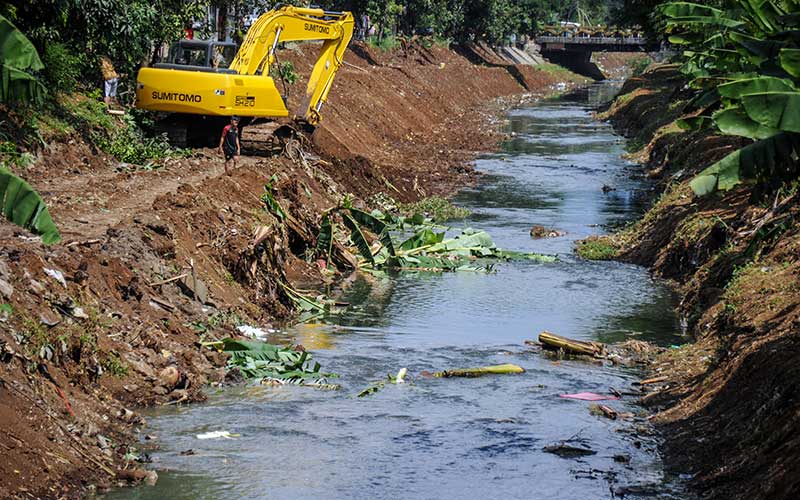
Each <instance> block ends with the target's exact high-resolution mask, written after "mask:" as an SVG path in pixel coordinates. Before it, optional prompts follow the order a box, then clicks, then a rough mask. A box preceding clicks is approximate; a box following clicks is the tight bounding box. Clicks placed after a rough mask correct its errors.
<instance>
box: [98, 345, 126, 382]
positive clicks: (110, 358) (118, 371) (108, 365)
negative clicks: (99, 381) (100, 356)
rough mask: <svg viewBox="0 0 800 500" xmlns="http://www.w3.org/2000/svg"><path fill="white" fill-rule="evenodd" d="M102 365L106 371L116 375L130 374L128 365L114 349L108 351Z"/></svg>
mask: <svg viewBox="0 0 800 500" xmlns="http://www.w3.org/2000/svg"><path fill="white" fill-rule="evenodd" d="M102 365H103V368H104V369H105V371H107V372H108V373H110V374H111V375H113V376H115V377H124V376H125V375H127V374H128V367H127V366H126V365H125V363H123V362H122V359H121V358H120V357H119V354H117V353H115V352H113V351H112V352H110V353H108V355H107V356H106V358H105V359H104V360H103V363H102Z"/></svg>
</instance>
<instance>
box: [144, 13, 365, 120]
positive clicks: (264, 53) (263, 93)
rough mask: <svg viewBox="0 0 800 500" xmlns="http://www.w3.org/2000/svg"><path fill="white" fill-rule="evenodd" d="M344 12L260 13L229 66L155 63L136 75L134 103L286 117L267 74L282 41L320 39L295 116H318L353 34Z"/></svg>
mask: <svg viewBox="0 0 800 500" xmlns="http://www.w3.org/2000/svg"><path fill="white" fill-rule="evenodd" d="M353 27H354V19H353V15H352V14H351V13H349V12H329V11H324V10H322V9H307V8H299V7H293V6H284V7H281V8H278V9H275V10H272V11H270V12H267V13H265V14H263V15H262V16H261V17H259V18H258V20H257V21H256V22H255V23H254V24H253V25H252V26H251V27H250V30H249V31H248V32H247V35H246V37H245V39H244V41H243V42H242V45H241V47H239V51H238V52H237V54H236V56H235V57H234V58H233V61H232V63H231V64H230V66H229V67H228V68H221V69H220V68H212V67H198V66H181V65H179V64H157V65H155V66H154V67H152V68H142V69H141V70H140V71H139V74H138V77H137V91H136V97H137V107H139V108H142V109H147V110H151V111H161V112H167V113H177V114H180V115H202V116H203V117H215V116H216V117H223V116H230V115H240V116H246V117H254V118H255V117H261V118H276V117H286V116H289V112H288V110H287V109H286V104H285V102H284V98H283V97H282V96H281V94H280V92H278V89H277V88H276V86H275V82H274V79H273V78H272V77H271V76H270V75H269V68H270V67H271V65H272V64H273V63H274V62H275V60H276V50H277V47H278V44H279V43H281V42H291V41H302V40H323V44H322V49H321V51H320V54H319V56H318V58H317V62H316V64H315V65H314V68H313V70H312V72H311V75H310V77H309V81H308V86H307V89H306V95H305V97H304V98H303V100H302V102H301V105H300V107H299V109H298V110H297V111H296V112H295V113H294V118H299V119H304V120H305V121H307V122H308V123H309V124H311V125H316V124H317V123H319V120H320V109H321V108H322V105H323V104H324V103H325V101H326V100H327V98H328V93H329V92H330V89H331V86H332V84H333V79H334V77H335V76H336V72H337V71H338V70H339V67H340V66H341V64H342V62H343V58H344V53H345V50H346V49H347V45H348V44H349V43H350V39H351V38H352V36H353Z"/></svg>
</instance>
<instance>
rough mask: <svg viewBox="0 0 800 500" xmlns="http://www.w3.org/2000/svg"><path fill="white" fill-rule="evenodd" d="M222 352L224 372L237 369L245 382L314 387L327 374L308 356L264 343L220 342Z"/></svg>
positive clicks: (297, 351) (306, 353)
mask: <svg viewBox="0 0 800 500" xmlns="http://www.w3.org/2000/svg"><path fill="white" fill-rule="evenodd" d="M221 344H222V350H223V351H224V352H226V353H228V354H230V359H228V368H229V369H232V368H237V369H238V370H239V372H240V373H241V374H242V375H243V376H244V377H246V378H248V379H261V380H264V379H267V380H272V381H277V382H279V383H289V384H300V385H318V386H327V387H329V388H334V387H332V386H330V385H328V384H327V383H326V377H330V376H331V375H330V374H325V373H320V365H319V363H317V362H312V358H311V354H309V353H308V352H306V351H302V350H295V349H292V348H289V347H280V346H276V345H273V344H267V343H265V342H257V341H246V340H234V339H223V340H222V342H221Z"/></svg>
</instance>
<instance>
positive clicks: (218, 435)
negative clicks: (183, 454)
mask: <svg viewBox="0 0 800 500" xmlns="http://www.w3.org/2000/svg"><path fill="white" fill-rule="evenodd" d="M239 436H240V434H231V433H230V432H228V431H211V432H204V433H203V434H198V435H197V436H195V437H196V438H197V439H233V438H235V437H239Z"/></svg>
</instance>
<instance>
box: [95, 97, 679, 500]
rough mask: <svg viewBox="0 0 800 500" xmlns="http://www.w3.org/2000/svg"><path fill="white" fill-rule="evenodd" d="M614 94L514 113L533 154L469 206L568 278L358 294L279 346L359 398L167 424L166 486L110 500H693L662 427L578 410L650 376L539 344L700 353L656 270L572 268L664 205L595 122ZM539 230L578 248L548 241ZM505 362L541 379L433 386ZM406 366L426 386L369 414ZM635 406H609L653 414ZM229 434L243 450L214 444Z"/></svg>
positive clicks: (463, 200) (521, 153)
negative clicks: (550, 352)
mask: <svg viewBox="0 0 800 500" xmlns="http://www.w3.org/2000/svg"><path fill="white" fill-rule="evenodd" d="M613 91H614V87H613V86H609V85H608V84H605V85H596V86H593V87H591V88H589V89H588V90H587V91H585V92H582V93H580V94H578V95H572V96H569V97H566V98H562V99H559V100H554V101H546V102H540V103H538V104H536V105H532V106H528V107H524V108H519V109H515V110H513V111H511V112H510V113H509V115H508V120H509V123H508V127H509V130H510V131H512V132H514V137H513V138H512V139H511V140H510V141H508V143H507V144H506V145H505V148H504V150H503V151H502V152H500V153H497V154H492V155H487V156H485V157H484V158H482V159H480V160H479V161H478V162H477V168H478V169H480V170H482V171H484V172H486V174H487V177H486V179H485V182H484V183H483V184H482V185H481V186H479V187H477V188H474V189H469V190H465V191H463V192H462V193H460V194H459V195H458V196H457V197H456V202H457V203H458V204H460V205H464V206H467V207H469V208H470V209H471V210H472V211H473V215H472V216H471V217H470V218H469V219H468V220H467V221H464V222H458V223H453V226H454V227H455V228H456V229H457V228H458V227H462V226H470V227H473V228H477V229H484V230H486V231H488V232H489V233H490V234H491V235H492V237H493V238H494V240H495V243H496V244H497V245H498V246H500V247H502V248H505V249H512V250H522V251H536V252H544V253H551V254H557V255H558V256H559V258H560V261H559V262H558V263H555V264H539V263H533V262H510V263H502V264H499V265H497V266H496V268H495V271H496V272H494V273H491V274H485V273H469V272H464V273H449V274H403V275H400V276H394V277H379V278H370V279H366V278H359V279H356V280H355V281H354V282H353V284H352V286H351V287H349V288H348V289H347V290H346V292H344V299H345V300H348V301H350V302H351V303H352V304H353V306H352V307H351V308H350V309H349V310H348V311H347V312H346V313H344V314H342V315H341V316H336V317H334V318H330V319H328V320H326V321H325V322H324V323H318V324H307V325H299V326H296V327H293V328H290V329H287V330H286V331H284V332H280V333H278V334H277V337H278V338H277V339H278V340H281V339H283V340H284V341H285V340H287V339H289V338H292V339H294V341H296V342H299V343H302V344H303V345H304V346H306V347H307V348H309V349H310V350H312V351H313V353H314V356H315V357H316V359H317V360H318V361H320V363H321V364H322V365H323V369H324V370H327V371H333V372H336V373H338V374H339V375H340V378H339V379H338V380H336V382H337V383H340V384H341V385H342V390H341V391H338V392H322V391H318V390H314V389H309V388H302V387H293V386H292V387H280V388H274V387H262V386H247V387H236V388H228V389H224V390H219V391H216V392H214V391H212V393H211V394H210V398H209V401H208V403H206V404H203V405H193V406H187V407H178V408H175V407H172V408H168V409H162V410H159V411H158V412H157V413H153V414H151V415H149V417H150V418H149V427H148V428H147V429H146V433H147V434H149V435H155V436H156V437H157V441H156V442H157V443H158V445H159V447H160V449H159V450H158V451H157V452H153V453H152V459H153V463H152V464H151V467H152V468H155V469H156V470H157V471H158V472H159V480H158V483H157V485H156V486H155V487H146V486H143V487H139V488H135V489H125V490H118V491H115V492H112V493H111V494H108V495H106V498H110V499H162V498H174V499H184V498H185V499H190V498H191V499H197V498H202V499H214V498H278V499H284V498H286V499H296V498H364V499H376V498H436V499H442V498H499V497H502V498H526V499H530V498H542V499H545V498H546V499H597V498H621V497H623V496H624V498H662V499H667V498H681V499H683V498H687V496H686V493H685V492H684V491H683V488H682V481H681V479H680V478H678V477H673V476H670V475H669V474H666V473H665V472H664V470H663V468H662V463H661V460H660V458H659V455H658V452H657V441H656V437H654V436H651V435H648V434H647V432H641V431H646V430H647V424H646V420H645V419H644V418H638V419H637V420H636V421H634V422H621V421H612V420H608V419H605V418H602V417H599V416H596V415H592V414H590V412H589V404H590V403H586V402H581V401H574V400H567V399H562V398H559V394H563V393H573V392H581V391H593V392H598V393H608V391H609V387H615V388H617V389H620V390H629V389H630V388H631V382H633V381H634V380H637V379H638V377H639V374H638V373H637V372H636V371H634V370H631V369H624V368H620V367H615V366H601V365H593V364H587V363H584V362H579V361H562V362H558V363H555V362H553V361H552V360H549V359H546V358H544V357H543V356H541V355H539V354H536V353H532V352H530V351H528V350H527V349H526V347H525V346H524V345H523V341H524V340H525V339H533V338H535V337H536V335H537V334H538V333H539V332H540V331H542V330H545V329H546V330H550V331H552V332H557V333H559V334H562V335H566V336H569V337H574V338H580V339H592V340H600V341H603V342H614V341H620V340H624V339H628V338H634V339H642V340H650V341H655V342H657V343H660V344H662V345H670V344H674V343H682V342H683V340H682V338H681V337H680V327H679V323H678V320H677V318H676V316H675V315H674V313H673V307H674V298H673V297H672V295H671V294H670V292H669V291H668V290H667V289H666V288H665V287H664V285H663V284H661V283H659V282H657V281H655V280H653V279H652V278H651V277H650V276H649V275H648V273H647V272H646V270H645V269H643V268H640V267H637V266H633V265H627V264H622V263H617V262H587V261H583V260H580V259H578V258H577V257H575V255H574V253H573V249H574V246H575V243H574V242H575V240H577V239H581V238H584V237H586V236H588V235H591V234H598V233H602V232H604V231H607V230H608V228H609V227H611V226H615V225H619V224H624V223H625V222H627V221H630V220H631V219H633V218H635V217H636V216H637V215H639V214H640V213H641V211H642V209H643V206H642V205H643V200H644V199H645V198H646V196H644V193H645V191H646V190H647V189H648V186H647V185H646V184H645V183H644V182H643V181H641V180H636V176H635V175H632V174H635V172H636V169H635V168H633V165H630V164H628V163H627V162H626V161H624V160H622V159H621V155H622V153H624V143H623V140H622V139H621V138H620V137H618V136H616V135H615V134H614V132H613V131H612V129H611V127H610V126H609V125H607V124H604V123H599V122H597V121H594V120H593V119H592V117H591V110H592V108H593V106H594V105H596V104H597V103H598V102H600V101H602V100H604V99H606V98H608V96H609V94H610V93H612V92H613ZM604 185H606V186H611V187H614V188H615V190H613V191H609V192H604V191H603V189H602V188H603V186H604ZM534 224H540V225H544V226H546V227H552V228H555V229H558V230H561V231H565V232H566V235H565V236H563V237H558V238H552V239H541V240H534V239H532V238H531V237H530V236H529V230H530V228H531V226H532V225H534ZM500 363H516V364H518V365H521V366H522V367H524V368H525V369H526V372H525V373H524V374H522V375H517V376H495V377H484V378H477V379H426V378H421V377H419V374H420V372H421V371H423V370H436V369H445V368H454V367H470V366H481V365H489V364H500ZM401 367H407V368H408V369H409V373H410V377H409V378H410V380H411V382H412V383H409V384H405V385H401V386H387V387H386V388H385V389H383V390H382V391H380V392H378V393H376V394H374V395H372V396H369V397H366V398H356V397H355V395H356V394H357V393H358V392H359V391H360V390H362V389H364V388H366V387H367V386H369V385H370V383H371V382H373V381H376V380H379V379H381V378H384V377H385V376H386V374H387V373H394V372H397V370H398V369H400V368H401ZM634 399H635V398H633V397H626V398H623V400H621V401H610V402H608V403H607V404H608V406H611V407H612V408H614V409H616V410H619V411H625V412H634V413H641V409H640V408H639V407H637V406H635V405H634V404H633V402H634ZM637 426H638V427H641V428H640V429H639V431H640V432H633V429H634V428H635V427H637ZM216 430H223V431H229V432H231V433H234V434H236V435H237V436H236V437H234V438H233V439H217V440H199V439H197V437H196V436H197V435H198V434H201V433H204V432H209V431H216ZM569 438H574V439H575V440H576V441H578V442H581V443H583V444H585V445H587V446H589V447H591V449H592V450H594V451H595V452H596V453H595V454H593V455H589V456H583V457H577V458H561V457H559V456H557V455H553V454H549V453H545V452H544V451H543V449H542V448H543V447H545V446H547V445H550V444H553V443H557V442H559V441H562V440H566V439H569ZM187 450H192V451H191V454H187ZM615 457H616V459H615ZM620 457H624V458H625V460H623V461H620V460H621V458H620Z"/></svg>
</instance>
